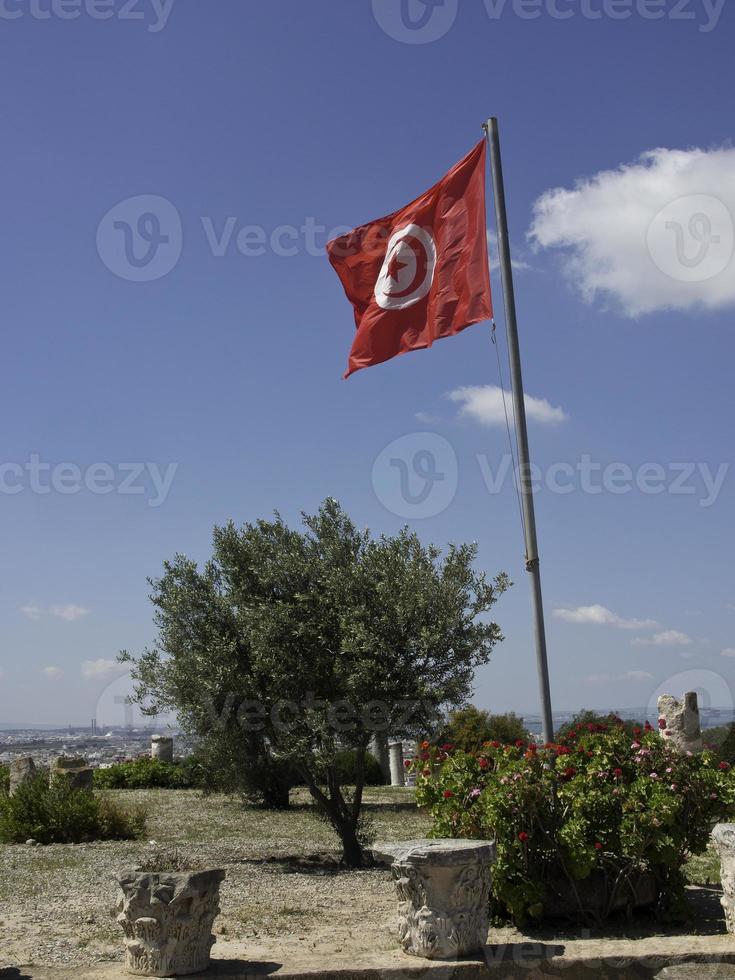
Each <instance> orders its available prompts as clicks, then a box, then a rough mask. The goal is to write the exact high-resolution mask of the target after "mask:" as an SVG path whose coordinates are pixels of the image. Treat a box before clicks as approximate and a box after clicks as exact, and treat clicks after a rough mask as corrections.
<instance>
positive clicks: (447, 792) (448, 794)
mask: <svg viewBox="0 0 735 980" xmlns="http://www.w3.org/2000/svg"><path fill="white" fill-rule="evenodd" d="M453 796H454V793H453V792H452V791H451V789H445V790H444V799H445V800H451V798H452V797H453Z"/></svg>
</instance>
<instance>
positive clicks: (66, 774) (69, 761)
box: [50, 755, 94, 790]
mask: <svg viewBox="0 0 735 980" xmlns="http://www.w3.org/2000/svg"><path fill="white" fill-rule="evenodd" d="M50 776H51V779H65V780H66V781H67V783H68V784H69V786H70V787H71V788H72V789H86V790H91V789H92V779H93V776H94V770H93V769H92V768H91V767H90V766H88V765H87V760H86V759H82V758H76V759H73V758H70V757H68V756H63V755H62V756H59V758H58V759H54V761H53V762H52V763H51V770H50Z"/></svg>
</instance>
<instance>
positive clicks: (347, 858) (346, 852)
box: [337, 826, 367, 868]
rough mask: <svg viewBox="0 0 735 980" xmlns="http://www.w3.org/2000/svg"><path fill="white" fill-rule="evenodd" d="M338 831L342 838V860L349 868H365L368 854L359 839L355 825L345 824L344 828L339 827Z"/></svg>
mask: <svg viewBox="0 0 735 980" xmlns="http://www.w3.org/2000/svg"><path fill="white" fill-rule="evenodd" d="M337 833H338V834H339V836H340V838H341V840H342V861H343V862H344V864H346V865H347V867H348V868H363V867H365V865H366V863H367V861H366V855H365V853H364V852H363V849H362V845H361V844H360V842H359V840H358V839H357V834H356V833H355V830H354V828H353V827H348V826H344V827H342V828H337Z"/></svg>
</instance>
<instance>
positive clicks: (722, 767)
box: [720, 762, 730, 769]
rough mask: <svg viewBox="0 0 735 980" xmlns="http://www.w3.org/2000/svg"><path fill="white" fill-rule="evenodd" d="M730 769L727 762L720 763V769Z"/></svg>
mask: <svg viewBox="0 0 735 980" xmlns="http://www.w3.org/2000/svg"><path fill="white" fill-rule="evenodd" d="M729 768H730V766H729V765H728V764H727V762H721V763H720V769H729Z"/></svg>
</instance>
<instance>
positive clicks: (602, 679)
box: [584, 674, 612, 687]
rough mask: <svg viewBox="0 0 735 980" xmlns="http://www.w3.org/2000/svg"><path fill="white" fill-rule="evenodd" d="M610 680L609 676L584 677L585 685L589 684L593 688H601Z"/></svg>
mask: <svg viewBox="0 0 735 980" xmlns="http://www.w3.org/2000/svg"><path fill="white" fill-rule="evenodd" d="M611 680H612V677H610V675H609V674H590V675H589V677H585V679H584V682H585V684H591V685H592V686H593V687H598V686H601V685H602V684H609V683H610V681H611Z"/></svg>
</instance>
